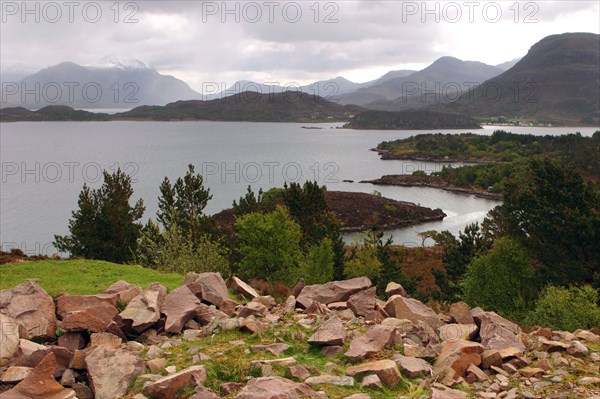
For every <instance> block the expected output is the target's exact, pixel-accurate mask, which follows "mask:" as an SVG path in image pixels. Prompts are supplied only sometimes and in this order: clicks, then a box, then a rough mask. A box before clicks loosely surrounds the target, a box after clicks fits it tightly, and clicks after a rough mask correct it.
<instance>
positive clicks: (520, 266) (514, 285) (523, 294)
mask: <svg viewBox="0 0 600 399" xmlns="http://www.w3.org/2000/svg"><path fill="white" fill-rule="evenodd" d="M534 275H535V270H534V267H533V265H532V261H531V258H530V256H529V254H528V252H527V250H526V249H525V248H523V246H521V245H520V244H519V243H518V242H517V241H515V240H513V239H511V238H508V237H503V238H500V239H498V240H496V242H494V245H493V247H492V249H491V250H490V251H489V252H487V253H486V254H485V255H481V256H479V257H477V258H475V259H473V260H472V261H471V263H470V264H469V266H468V268H467V271H466V273H465V276H464V278H463V279H462V280H461V282H460V285H461V287H462V290H463V299H464V300H465V301H466V302H467V303H469V304H470V305H472V306H481V307H483V308H484V309H487V310H493V311H496V312H498V313H499V314H501V315H503V316H507V317H512V318H515V319H517V320H523V318H524V316H525V314H526V312H527V311H528V310H529V309H530V307H531V304H532V302H533V300H535V298H536V294H537V292H538V290H537V289H536V283H535V277H534Z"/></svg>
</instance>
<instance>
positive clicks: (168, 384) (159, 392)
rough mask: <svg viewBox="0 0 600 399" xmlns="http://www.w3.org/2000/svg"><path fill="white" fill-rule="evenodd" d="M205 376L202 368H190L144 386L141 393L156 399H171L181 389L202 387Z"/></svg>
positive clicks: (204, 369)
mask: <svg viewBox="0 0 600 399" xmlns="http://www.w3.org/2000/svg"><path fill="white" fill-rule="evenodd" d="M206 376H207V374H206V368H204V366H192V367H188V368H186V369H184V370H181V371H180V372H178V373H175V374H172V375H168V376H166V377H163V378H161V379H159V380H158V381H155V382H153V383H150V384H148V385H146V386H145V387H144V389H143V391H142V392H143V393H144V394H145V395H147V396H150V397H152V398H156V399H171V398H175V397H177V391H178V390H180V389H182V388H186V387H196V386H202V384H204V381H206Z"/></svg>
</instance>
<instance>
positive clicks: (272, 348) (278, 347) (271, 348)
mask: <svg viewBox="0 0 600 399" xmlns="http://www.w3.org/2000/svg"><path fill="white" fill-rule="evenodd" d="M289 348H290V346H289V345H288V344H282V343H279V344H269V345H253V346H252V351H254V352H263V351H266V352H270V353H272V354H274V355H275V356H281V355H282V354H283V352H285V351H286V350H288V349H289Z"/></svg>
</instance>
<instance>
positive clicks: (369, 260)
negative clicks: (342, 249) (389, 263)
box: [344, 232, 382, 285]
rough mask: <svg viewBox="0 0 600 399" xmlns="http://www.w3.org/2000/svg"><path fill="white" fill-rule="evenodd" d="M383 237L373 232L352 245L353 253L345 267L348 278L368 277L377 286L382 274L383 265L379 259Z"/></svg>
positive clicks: (345, 274)
mask: <svg viewBox="0 0 600 399" xmlns="http://www.w3.org/2000/svg"><path fill="white" fill-rule="evenodd" d="M380 241H381V235H376V234H375V233H373V232H369V233H365V234H364V235H362V238H361V239H360V240H359V241H358V242H355V243H354V244H352V253H351V255H350V258H349V259H348V260H346V262H345V265H344V276H345V277H346V278H354V277H362V276H365V277H368V278H369V279H370V280H371V282H373V284H374V285H377V283H378V281H379V276H380V274H381V269H382V264H381V261H380V260H379V257H378V243H380Z"/></svg>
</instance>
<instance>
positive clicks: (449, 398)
mask: <svg viewBox="0 0 600 399" xmlns="http://www.w3.org/2000/svg"><path fill="white" fill-rule="evenodd" d="M467 398H468V396H467V394H466V393H464V392H462V391H458V390H456V389H450V388H446V389H443V390H441V389H437V388H432V389H431V395H430V396H429V399H467Z"/></svg>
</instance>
